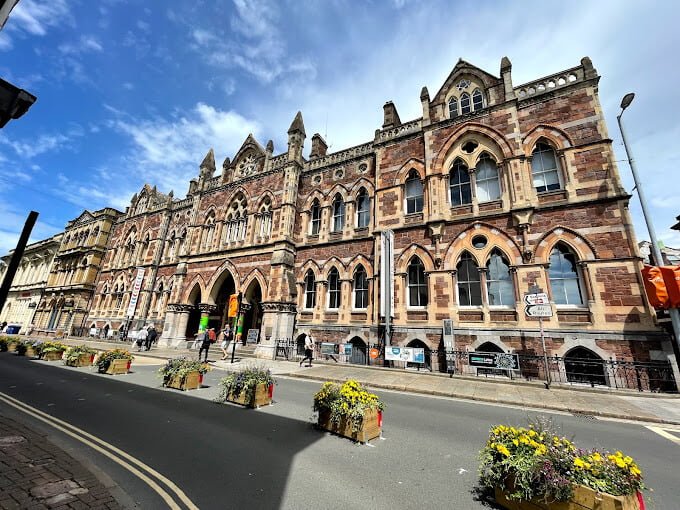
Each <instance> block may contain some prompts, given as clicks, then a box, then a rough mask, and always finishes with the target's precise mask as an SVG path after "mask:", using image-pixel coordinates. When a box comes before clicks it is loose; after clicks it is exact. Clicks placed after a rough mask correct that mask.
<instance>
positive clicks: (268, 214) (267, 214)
mask: <svg viewBox="0 0 680 510" xmlns="http://www.w3.org/2000/svg"><path fill="white" fill-rule="evenodd" d="M271 232H272V203H271V200H270V199H269V197H267V198H265V199H264V203H263V204H262V207H260V237H261V238H262V239H268V238H269V236H270V235H271Z"/></svg>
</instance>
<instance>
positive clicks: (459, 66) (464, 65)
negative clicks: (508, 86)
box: [430, 58, 500, 103]
mask: <svg viewBox="0 0 680 510" xmlns="http://www.w3.org/2000/svg"><path fill="white" fill-rule="evenodd" d="M466 74H468V75H472V76H474V77H476V78H478V79H480V80H481V81H482V83H483V84H484V86H485V87H490V86H492V85H495V84H496V83H498V82H499V81H500V78H498V77H497V76H494V75H493V74H490V73H487V72H486V71H484V70H483V69H480V68H479V67H477V66H474V65H472V64H470V63H469V62H466V61H465V60H463V59H462V58H460V59H458V62H457V63H456V65H455V66H454V67H453V69H452V70H451V72H450V73H449V76H448V77H447V78H446V80H444V83H443V85H442V86H441V88H440V89H439V91H438V92H437V94H436V95H435V96H434V97H433V98H432V100H431V101H430V102H431V103H440V102H442V101H444V99H445V98H446V93H447V92H448V91H449V90H450V89H451V87H453V86H454V85H455V83H456V81H457V80H458V78H460V76H462V75H466Z"/></svg>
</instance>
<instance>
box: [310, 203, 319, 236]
mask: <svg viewBox="0 0 680 510" xmlns="http://www.w3.org/2000/svg"><path fill="white" fill-rule="evenodd" d="M310 217H311V220H310V222H309V234H310V235H313V236H317V235H319V230H320V229H321V206H320V205H319V201H318V200H317V199H314V202H312V209H311V211H310Z"/></svg>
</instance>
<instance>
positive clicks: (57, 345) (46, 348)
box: [33, 340, 68, 358]
mask: <svg viewBox="0 0 680 510" xmlns="http://www.w3.org/2000/svg"><path fill="white" fill-rule="evenodd" d="M33 348H34V349H35V351H36V353H37V354H38V356H39V357H40V358H44V357H45V354H49V353H51V352H64V351H65V350H66V349H67V348H68V346H66V345H64V344H62V343H61V342H53V341H50V340H48V341H46V342H35V343H34V344H33Z"/></svg>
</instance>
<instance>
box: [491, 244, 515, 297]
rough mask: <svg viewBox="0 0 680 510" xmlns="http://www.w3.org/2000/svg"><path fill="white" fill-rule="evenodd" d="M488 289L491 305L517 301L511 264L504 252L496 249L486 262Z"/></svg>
mask: <svg viewBox="0 0 680 510" xmlns="http://www.w3.org/2000/svg"><path fill="white" fill-rule="evenodd" d="M486 269H487V276H486V289H487V293H488V297H489V306H512V305H514V303H515V292H514V287H513V285H512V278H511V275H510V265H509V264H508V262H507V260H506V259H505V257H503V254H502V253H501V252H500V251H499V250H497V249H494V250H493V251H492V252H491V256H490V257H489V262H487V264H486Z"/></svg>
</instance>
